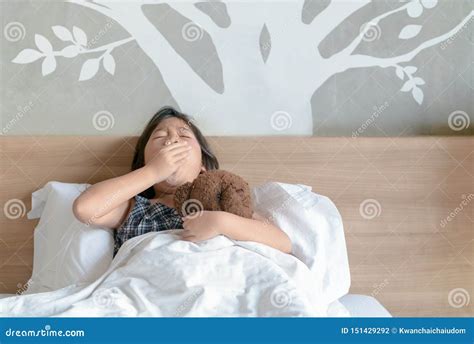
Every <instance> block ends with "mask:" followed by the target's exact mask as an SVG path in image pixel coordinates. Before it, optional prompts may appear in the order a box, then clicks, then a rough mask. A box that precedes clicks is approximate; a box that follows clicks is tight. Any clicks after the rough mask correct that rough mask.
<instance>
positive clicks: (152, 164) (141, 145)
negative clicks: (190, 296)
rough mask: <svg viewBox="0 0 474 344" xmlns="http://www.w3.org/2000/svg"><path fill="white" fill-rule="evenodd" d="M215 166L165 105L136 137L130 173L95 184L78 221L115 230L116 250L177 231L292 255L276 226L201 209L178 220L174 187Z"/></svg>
mask: <svg viewBox="0 0 474 344" xmlns="http://www.w3.org/2000/svg"><path fill="white" fill-rule="evenodd" d="M218 168H219V163H218V161H217V158H216V157H215V156H214V154H213V153H212V151H211V149H210V147H209V145H208V143H207V141H206V139H205V138H204V136H203V135H202V134H201V132H200V130H199V129H198V128H197V127H196V126H195V125H194V124H193V123H192V122H191V121H190V118H189V117H188V116H187V115H185V114H183V113H180V112H178V111H176V110H175V109H173V108H171V107H165V108H163V109H161V110H160V111H158V113H157V114H155V115H154V116H153V118H152V119H151V120H150V121H149V122H148V124H147V126H146V127H145V129H144V131H143V133H142V134H141V135H140V138H139V139H138V142H137V145H136V148H135V155H134V157H133V162H132V168H131V169H132V171H131V172H130V173H127V174H125V175H123V176H120V177H116V178H112V179H108V180H105V181H103V182H100V183H97V184H94V185H92V186H90V187H89V188H88V189H87V190H85V191H84V192H83V193H82V194H81V195H80V196H79V197H78V198H77V199H76V200H75V201H74V204H73V211H74V215H75V216H76V217H77V219H78V220H79V221H81V222H84V223H87V224H92V225H97V226H104V227H108V228H113V229H115V231H114V236H115V252H114V255H115V254H116V253H117V251H118V249H119V248H120V246H121V245H122V244H123V243H124V242H125V241H126V240H128V239H131V238H133V237H135V236H137V235H141V234H145V233H148V232H152V231H161V230H167V229H175V228H182V229H184V231H182V233H181V234H180V235H181V239H182V240H188V241H192V242H199V241H203V240H207V239H210V238H213V237H215V236H217V235H220V234H222V235H225V236H227V237H229V238H231V239H234V240H245V241H255V242H259V243H262V244H266V245H268V246H271V247H273V248H276V249H278V250H280V251H283V252H285V253H290V252H291V242H290V239H289V238H288V236H287V235H286V234H285V233H284V232H283V231H282V230H281V229H279V228H277V227H275V226H274V225H272V224H270V223H268V221H266V222H263V218H261V217H260V216H258V215H257V214H255V213H254V216H253V218H252V219H247V218H243V217H240V216H237V215H234V214H231V213H227V212H223V211H203V212H202V213H201V214H200V215H199V216H187V217H183V218H182V217H181V216H180V215H178V212H177V211H176V209H175V208H174V206H175V205H174V192H175V190H176V188H177V187H178V186H179V185H181V184H184V183H185V182H188V181H193V180H194V179H195V178H196V177H197V176H198V175H199V173H201V172H202V171H206V170H211V169H218Z"/></svg>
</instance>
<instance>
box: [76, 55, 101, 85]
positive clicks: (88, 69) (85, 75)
mask: <svg viewBox="0 0 474 344" xmlns="http://www.w3.org/2000/svg"><path fill="white" fill-rule="evenodd" d="M99 62H100V59H89V60H87V61H86V62H84V64H83V65H82V68H81V74H80V75H79V81H85V80H89V79H92V78H93V77H94V75H96V74H97V71H98V70H99Z"/></svg>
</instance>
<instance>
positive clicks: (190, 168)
mask: <svg viewBox="0 0 474 344" xmlns="http://www.w3.org/2000/svg"><path fill="white" fill-rule="evenodd" d="M166 141H169V142H171V143H175V142H181V141H187V142H188V145H189V146H190V147H191V150H190V154H189V157H188V159H187V160H186V162H185V163H184V164H183V165H182V167H181V168H179V169H178V171H177V172H176V174H175V175H174V176H173V177H172V178H169V180H168V181H164V182H161V183H159V184H156V185H155V190H158V191H165V190H169V189H170V187H171V188H173V187H176V186H179V185H181V184H184V183H186V182H191V181H193V180H194V179H196V177H197V176H198V175H199V172H200V171H201V170H204V167H203V165H202V154H201V146H200V145H199V142H198V141H197V139H196V137H195V136H194V133H193V131H192V130H191V128H190V127H189V126H188V124H187V123H186V122H184V121H183V120H181V119H179V118H174V117H173V118H167V119H165V120H163V121H162V122H161V123H160V124H158V126H157V127H156V128H155V130H154V131H153V133H152V134H151V136H150V138H149V140H148V142H147V144H146V147H145V164H146V163H147V161H148V160H149V159H151V158H152V157H153V156H155V154H156V153H158V152H159V151H160V150H161V149H162V148H164V147H166V145H165V143H166Z"/></svg>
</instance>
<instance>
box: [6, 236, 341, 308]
mask: <svg viewBox="0 0 474 344" xmlns="http://www.w3.org/2000/svg"><path fill="white" fill-rule="evenodd" d="M176 233H177V230H173V231H165V232H159V233H148V234H145V235H142V236H139V237H135V238H133V239H131V240H128V241H127V242H126V243H125V244H124V245H123V246H122V248H121V249H120V251H119V253H118V254H117V256H116V257H115V259H114V261H113V262H112V265H111V266H110V268H109V269H108V271H107V272H106V273H104V274H103V275H102V276H101V277H100V278H99V279H98V280H96V281H95V282H94V283H92V284H89V285H73V286H69V287H66V288H62V289H59V290H56V291H52V292H46V293H39V294H30V295H16V296H12V297H7V298H4V299H1V300H0V315H1V316H66V317H68V316H171V317H176V316H183V317H184V316H194V317H213V316H219V317H228V316H232V317H241V316H270V317H272V316H327V315H328V314H327V308H328V301H327V300H325V299H324V298H323V297H321V295H322V293H321V291H320V290H318V288H319V289H320V287H319V286H320V285H321V283H320V282H318V281H316V280H315V277H314V274H312V273H311V271H310V270H309V269H308V267H307V266H306V265H305V264H303V263H302V262H301V261H300V260H298V259H297V258H295V257H294V256H292V255H289V254H284V253H282V252H280V251H278V250H275V249H272V248H270V247H267V246H265V245H262V244H258V243H253V242H242V241H232V240H230V239H228V238H227V237H224V236H218V237H216V238H213V239H211V240H208V241H204V242H202V243H198V244H195V243H191V242H187V241H182V240H178V237H177V235H176ZM348 315H349V313H348V312H347V313H346V310H345V309H341V310H340V314H334V315H333V316H348Z"/></svg>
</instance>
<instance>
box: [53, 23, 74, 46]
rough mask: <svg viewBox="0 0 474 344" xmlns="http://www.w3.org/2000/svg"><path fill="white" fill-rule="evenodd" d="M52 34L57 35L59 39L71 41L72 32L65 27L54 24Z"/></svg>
mask: <svg viewBox="0 0 474 344" xmlns="http://www.w3.org/2000/svg"><path fill="white" fill-rule="evenodd" d="M52 29H53V32H54V34H55V35H56V37H58V38H59V39H60V40H61V41H64V42H72V41H73V38H72V34H71V31H69V30H68V29H67V28H65V27H64V26H61V25H56V26H53V27H52Z"/></svg>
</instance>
